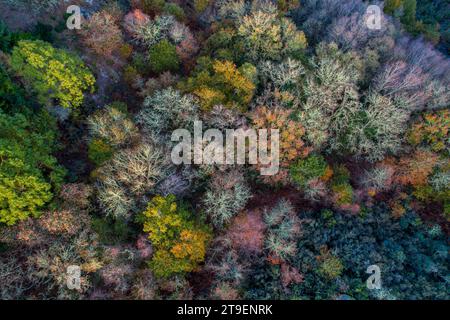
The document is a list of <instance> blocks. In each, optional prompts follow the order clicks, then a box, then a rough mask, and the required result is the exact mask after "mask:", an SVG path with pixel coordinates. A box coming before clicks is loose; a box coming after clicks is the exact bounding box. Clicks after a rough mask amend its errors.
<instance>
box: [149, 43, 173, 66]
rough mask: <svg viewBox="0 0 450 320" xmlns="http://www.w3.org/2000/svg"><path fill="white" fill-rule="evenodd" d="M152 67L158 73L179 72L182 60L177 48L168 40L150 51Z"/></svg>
mask: <svg viewBox="0 0 450 320" xmlns="http://www.w3.org/2000/svg"><path fill="white" fill-rule="evenodd" d="M149 59H150V67H151V68H152V70H153V71H154V72H156V73H161V72H164V71H177V70H178V69H179V65H180V59H179V58H178V55H177V50H176V48H175V46H174V45H173V44H171V43H169V41H167V40H162V41H160V42H159V43H157V44H156V45H154V46H153V47H152V48H151V49H150V51H149Z"/></svg>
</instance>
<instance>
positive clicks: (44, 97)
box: [11, 40, 95, 108]
mask: <svg viewBox="0 0 450 320" xmlns="http://www.w3.org/2000/svg"><path fill="white" fill-rule="evenodd" d="M11 67H12V69H13V70H14V71H15V72H17V73H18V74H19V75H20V76H22V77H23V78H24V79H25V80H26V81H27V82H28V83H29V84H30V85H31V87H32V88H33V90H34V91H35V92H36V93H37V97H38V100H39V102H41V103H43V104H47V105H52V104H53V101H52V100H53V99H55V100H57V101H58V102H59V104H60V105H61V106H63V107H65V108H78V107H79V106H81V104H82V103H83V99H84V92H86V91H89V92H91V93H92V92H93V91H94V84H95V79H94V76H93V75H92V74H91V72H90V71H89V70H88V69H87V68H86V67H85V65H84V63H83V62H82V61H81V59H80V58H78V57H77V56H75V55H73V54H70V53H68V52H67V51H65V50H61V49H55V48H54V47H52V45H50V44H49V43H46V42H44V41H40V40H35V41H29V40H23V41H19V43H18V44H17V46H16V47H14V49H13V52H12V57H11Z"/></svg>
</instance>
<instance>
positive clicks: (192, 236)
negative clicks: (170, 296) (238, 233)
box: [138, 195, 210, 277]
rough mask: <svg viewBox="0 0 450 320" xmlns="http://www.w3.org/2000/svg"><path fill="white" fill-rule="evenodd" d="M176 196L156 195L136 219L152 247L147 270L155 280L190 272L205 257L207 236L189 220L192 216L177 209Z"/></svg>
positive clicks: (205, 232)
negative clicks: (149, 269)
mask: <svg viewBox="0 0 450 320" xmlns="http://www.w3.org/2000/svg"><path fill="white" fill-rule="evenodd" d="M175 200H176V199H175V196H173V195H169V196H167V197H161V196H156V197H154V198H153V199H152V200H151V201H150V202H149V204H148V207H147V210H146V211H144V213H143V214H142V216H141V217H139V218H138V220H139V221H140V222H142V223H143V224H144V229H143V230H144V232H146V233H148V238H149V239H150V241H151V242H152V245H153V247H154V248H155V253H154V255H153V258H152V260H151V261H150V262H149V266H150V268H151V269H152V270H153V272H154V273H155V275H156V276H157V277H168V276H171V275H173V274H176V273H183V272H190V271H192V270H194V269H195V268H196V267H197V265H198V263H200V262H202V261H203V260H204V258H205V253H206V245H207V243H208V241H209V239H210V234H209V232H208V230H207V229H206V228H205V227H204V226H201V225H200V226H198V225H196V224H195V223H194V221H192V220H191V217H190V216H191V214H190V212H188V211H187V210H186V209H184V208H180V207H178V205H177V203H176V202H175Z"/></svg>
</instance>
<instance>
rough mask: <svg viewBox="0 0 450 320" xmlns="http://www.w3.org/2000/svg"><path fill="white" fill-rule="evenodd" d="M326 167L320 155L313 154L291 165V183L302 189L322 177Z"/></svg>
mask: <svg viewBox="0 0 450 320" xmlns="http://www.w3.org/2000/svg"><path fill="white" fill-rule="evenodd" d="M327 167H328V164H327V162H326V161H325V159H324V158H323V157H322V156H321V155H314V154H313V155H310V156H309V157H308V158H306V159H299V160H298V161H297V162H295V163H294V164H292V165H291V167H290V170H289V173H290V176H291V179H292V181H293V182H294V183H296V184H297V185H298V186H299V187H301V188H304V187H305V186H307V184H308V183H309V182H310V181H311V180H313V179H317V178H320V177H321V176H323V175H324V174H325V173H326V170H327Z"/></svg>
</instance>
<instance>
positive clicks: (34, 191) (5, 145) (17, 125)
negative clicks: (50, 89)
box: [0, 111, 64, 225]
mask: <svg viewBox="0 0 450 320" xmlns="http://www.w3.org/2000/svg"><path fill="white" fill-rule="evenodd" d="M0 128H1V129H2V130H1V131H0V222H2V223H6V224H8V225H13V224H15V223H16V222H18V221H20V220H24V219H26V218H27V217H28V216H30V215H31V216H37V215H39V213H40V209H41V208H42V207H43V206H44V205H45V204H47V203H48V202H49V201H50V200H51V199H52V197H53V194H52V189H57V188H58V187H59V186H60V185H61V183H62V179H63V176H64V169H63V168H62V167H60V166H59V165H58V164H57V161H56V159H55V158H54V157H52V156H51V155H50V154H51V153H52V151H53V145H54V141H55V138H56V137H55V122H54V120H53V119H52V118H51V117H50V116H49V115H48V114H47V113H46V112H44V111H42V112H40V113H38V114H37V115H35V116H31V115H24V114H20V113H16V114H14V115H7V114H5V113H3V112H2V111H0Z"/></svg>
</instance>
